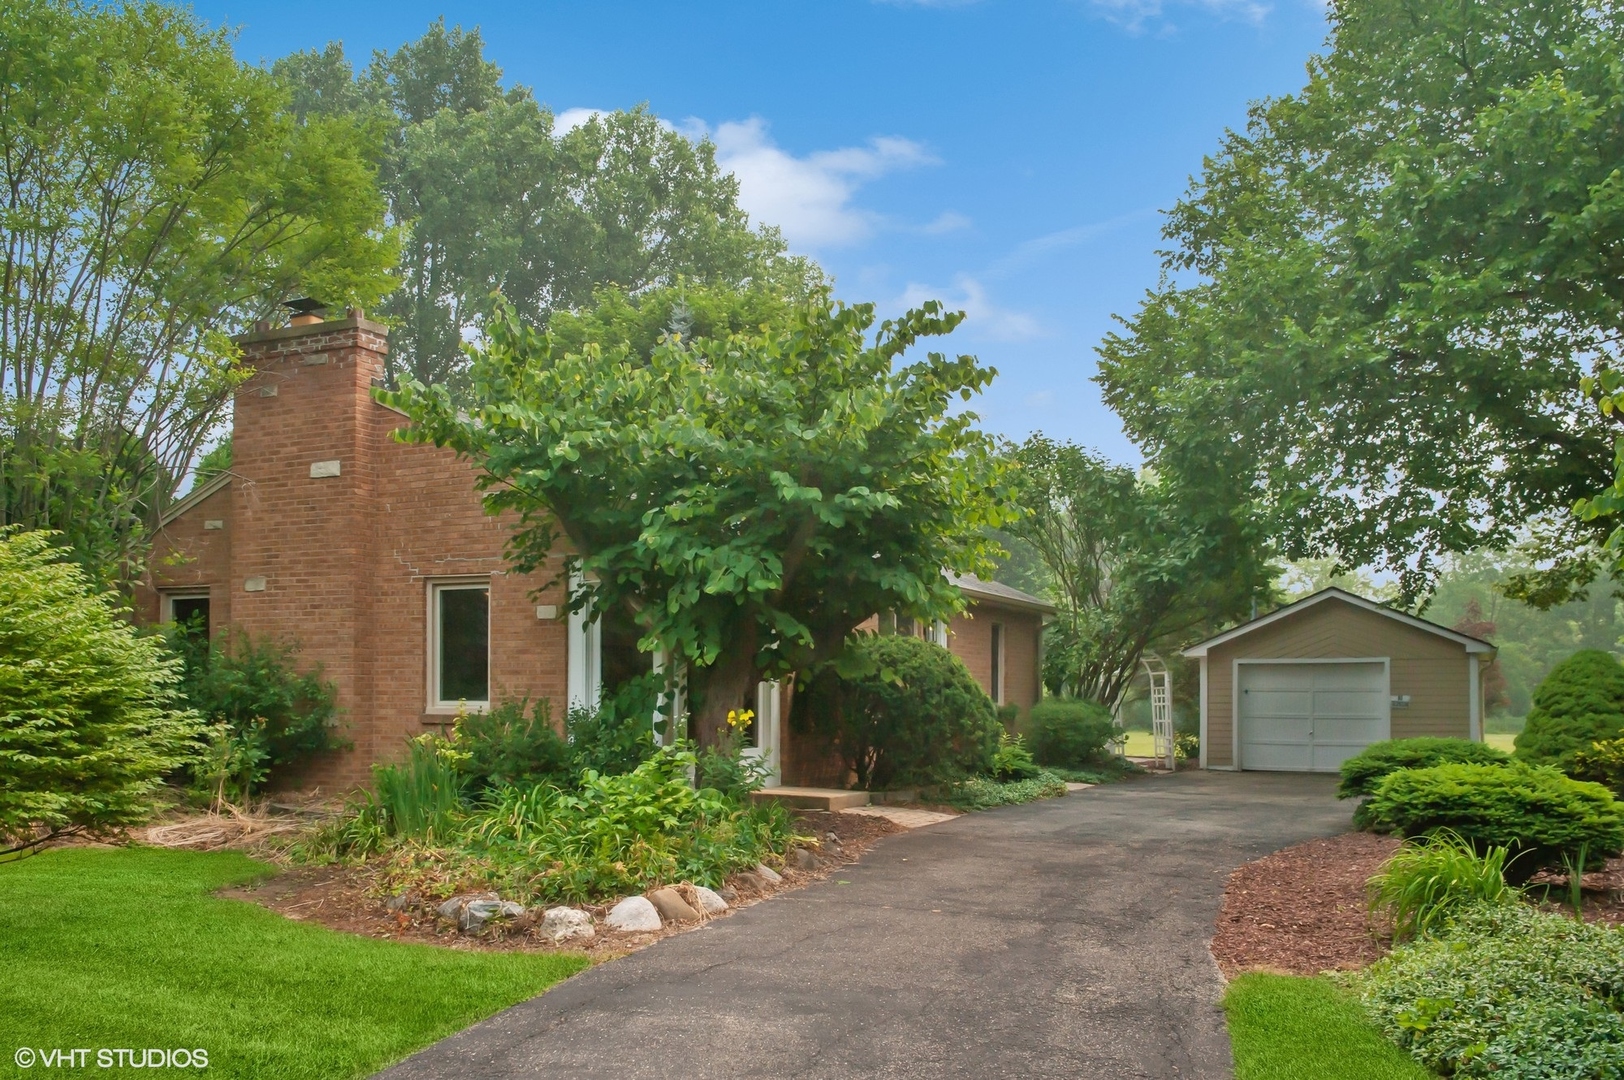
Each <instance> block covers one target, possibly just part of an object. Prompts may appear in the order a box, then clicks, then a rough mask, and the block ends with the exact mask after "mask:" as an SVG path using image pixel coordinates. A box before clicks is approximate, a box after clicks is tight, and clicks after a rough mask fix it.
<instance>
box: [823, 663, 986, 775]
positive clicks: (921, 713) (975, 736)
mask: <svg viewBox="0 0 1624 1080" xmlns="http://www.w3.org/2000/svg"><path fill="white" fill-rule="evenodd" d="M851 649H852V650H853V651H854V652H855V653H856V654H857V655H856V657H855V658H854V659H855V660H856V661H857V662H858V664H859V665H860V666H861V668H865V669H867V670H868V672H869V673H868V674H866V675H856V676H849V677H846V678H843V679H841V681H840V685H839V691H838V693H839V699H840V700H839V710H838V717H839V746H840V751H841V754H842V756H843V757H844V758H845V760H846V763H847V765H848V766H849V767H850V768H851V769H852V771H853V772H855V773H856V774H857V780H858V784H859V786H861V787H864V788H867V789H869V790H884V789H887V788H894V787H911V786H915V785H921V786H922V785H929V784H939V783H950V782H952V781H955V780H960V779H963V778H964V777H967V776H971V775H975V774H977V773H985V772H986V771H987V770H988V769H989V768H990V767H991V765H992V757H993V753H994V752H995V751H996V750H997V748H998V734H999V732H1000V731H1001V730H1002V728H1001V727H1000V726H999V724H998V719H997V716H996V715H995V711H994V709H993V704H992V700H991V699H990V698H988V697H987V695H986V694H985V693H984V692H982V689H981V687H980V686H978V685H977V684H976V681H975V679H973V678H972V677H971V676H970V672H969V671H968V669H966V668H965V666H964V663H963V661H961V660H960V659H959V658H958V657H956V656H954V655H953V654H952V653H950V652H948V651H947V650H946V649H944V648H942V647H941V646H939V645H933V644H931V643H930V642H928V641H923V640H921V639H919V638H914V637H906V636H903V635H900V634H888V635H884V636H879V637H861V638H858V639H857V640H856V641H855V642H854V643H853V644H852V645H851Z"/></svg>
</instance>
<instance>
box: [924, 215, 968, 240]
mask: <svg viewBox="0 0 1624 1080" xmlns="http://www.w3.org/2000/svg"><path fill="white" fill-rule="evenodd" d="M969 227H970V219H969V218H967V217H965V216H964V215H963V214H961V213H959V212H958V211H957V210H944V211H943V212H942V213H940V214H937V215H936V220H935V221H928V222H926V223H925V224H923V225H921V226H919V231H920V232H922V233H924V234H925V235H926V236H941V235H942V234H943V233H950V232H958V231H959V230H960V229H968V228H969Z"/></svg>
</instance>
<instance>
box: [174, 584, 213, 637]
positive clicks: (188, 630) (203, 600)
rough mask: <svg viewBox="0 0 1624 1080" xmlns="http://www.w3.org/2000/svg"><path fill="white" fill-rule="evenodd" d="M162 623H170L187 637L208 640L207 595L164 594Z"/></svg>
mask: <svg viewBox="0 0 1624 1080" xmlns="http://www.w3.org/2000/svg"><path fill="white" fill-rule="evenodd" d="M163 600H164V610H163V620H164V622H172V623H174V624H175V625H176V626H178V627H180V628H181V630H182V631H183V632H184V633H185V634H186V635H187V636H188V637H195V638H199V639H201V640H203V641H207V640H208V639H209V594H208V593H206V592H204V593H164V595H163Z"/></svg>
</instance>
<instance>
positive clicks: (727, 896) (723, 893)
mask: <svg viewBox="0 0 1624 1080" xmlns="http://www.w3.org/2000/svg"><path fill="white" fill-rule="evenodd" d="M750 876H751V877H755V875H754V874H751V875H750ZM716 895H717V896H720V897H721V898H722V899H723V900H726V901H727V902H728V903H730V904H737V903H738V902H739V890H737V889H735V888H734V887H733V886H731V885H723V886H722V887H721V888H720V889H717V890H716Z"/></svg>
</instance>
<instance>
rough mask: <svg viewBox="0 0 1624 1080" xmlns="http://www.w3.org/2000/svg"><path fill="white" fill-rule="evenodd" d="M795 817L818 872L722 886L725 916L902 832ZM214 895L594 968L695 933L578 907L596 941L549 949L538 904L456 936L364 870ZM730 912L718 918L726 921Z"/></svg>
mask: <svg viewBox="0 0 1624 1080" xmlns="http://www.w3.org/2000/svg"><path fill="white" fill-rule="evenodd" d="M796 816H797V819H798V825H799V827H798V829H797V831H798V832H800V833H801V834H802V835H804V836H812V837H814V838H815V839H816V840H817V847H816V849H815V850H816V852H817V857H818V862H819V866H818V867H817V869H815V870H791V869H783V870H782V871H780V872H781V874H782V875H783V879H784V880H783V881H782V882H781V883H780V884H778V885H768V884H766V883H765V882H764V881H761V880H760V879H757V878H755V875H749V876H747V877H736V878H734V879H733V880H732V881H730V882H729V884H730V885H732V886H733V888H734V889H735V890H736V891H737V892H738V894H739V896H738V900H737V901H736V902H735V903H734V905H733V908H732V909H731V910H738V909H739V908H741V907H748V906H749V905H751V904H754V903H758V902H760V901H762V900H765V899H768V898H770V897H771V896H773V895H775V894H777V893H780V892H784V891H785V890H788V889H795V888H799V887H801V886H803V885H807V884H810V883H811V882H814V881H819V880H821V879H823V878H825V877H828V876H829V874H831V873H833V872H834V871H837V870H839V869H840V868H841V867H842V866H846V865H848V864H850V863H853V862H855V861H857V859H858V858H860V857H861V856H862V855H863V854H864V853H865V852H866V851H868V850H869V848H871V847H873V846H874V844H875V843H876V842H877V841H878V840H880V839H881V838H882V837H884V836H887V835H889V834H891V833H895V832H901V831H903V830H902V827H901V826H899V825H897V824H895V823H894V822H890V821H887V820H885V819H884V818H879V817H871V816H868V815H863V814H837V813H827V812H822V811H807V812H800V813H797V815H796ZM809 846H810V845H809ZM218 895H220V896H223V897H228V898H230V899H235V900H247V901H250V902H252V903H256V904H259V905H261V906H262V907H266V908H269V909H270V910H272V911H275V912H278V913H279V914H281V915H284V916H286V917H288V918H290V919H296V920H301V921H308V922H313V923H319V924H320V925H322V926H325V927H327V928H328V929H331V930H338V931H341V932H343V933H348V934H361V935H364V936H366V937H373V938H383V939H388V940H392V941H413V942H419V943H424V944H431V945H441V946H445V947H448V948H454V949H476V950H519V951H529V952H547V951H551V950H554V949H563V950H565V951H571V952H581V951H584V952H586V953H587V954H588V955H590V956H591V957H592V958H593V959H594V960H608V959H612V958H614V957H616V956H621V955H624V954H626V953H628V952H631V951H633V950H636V949H640V948H642V947H643V946H645V945H649V944H652V943H653V942H655V941H658V940H659V939H660V938H662V937H668V936H670V935H671V934H677V933H682V932H683V931H685V930H691V929H694V928H695V927H696V926H698V925H700V924H696V923H691V924H687V925H681V926H668V927H666V928H665V929H663V930H659V931H655V932H651V933H646V934H623V933H618V932H616V931H612V930H608V929H607V928H605V927H604V926H603V925H602V919H603V917H604V916H605V915H607V914H608V913H609V905H595V904H582V905H578V906H580V907H582V908H584V909H585V910H587V911H589V912H591V913H592V915H593V916H594V918H595V919H597V920H598V922H599V925H598V933H597V936H596V937H595V938H594V939H593V940H592V941H591V942H588V943H585V944H583V943H581V942H580V941H569V942H565V943H564V944H563V945H562V946H554V945H553V944H551V943H550V942H549V941H547V940H546V939H545V938H542V937H540V936H539V934H538V927H539V924H540V922H541V916H542V913H543V911H544V910H545V908H546V907H549V906H551V905H546V904H540V905H537V906H536V907H535V908H533V909H532V910H531V911H529V912H526V914H525V915H524V916H523V917H522V918H518V919H512V920H504V921H502V922H499V923H498V922H493V923H491V924H488V925H487V926H486V927H485V928H484V929H483V930H481V931H480V932H478V933H477V934H463V933H459V932H458V931H457V929H456V927H455V926H453V925H452V924H451V923H450V922H448V921H446V920H445V919H442V918H440V917H439V915H438V913H437V912H436V911H435V907H436V905H437V904H438V903H439V899H437V898H432V897H425V898H421V899H419V898H416V897H413V898H412V902H411V903H410V904H408V906H407V907H406V908H404V909H403V910H400V911H390V910H389V909H388V908H386V907H385V906H384V903H385V900H386V896H385V895H384V891H383V889H382V888H381V886H380V884H379V881H378V874H377V869H376V868H375V867H372V866H365V865H363V866H328V867H298V868H291V869H289V870H287V871H286V872H284V873H281V874H278V875H277V876H276V877H273V878H269V879H267V880H265V881H263V882H260V883H258V884H256V885H248V886H240V887H236V888H230V889H222V890H221V891H220V892H219V893H218ZM731 910H730V911H729V912H727V913H724V914H723V915H720V916H717V917H718V918H726V917H727V915H728V914H731Z"/></svg>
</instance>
